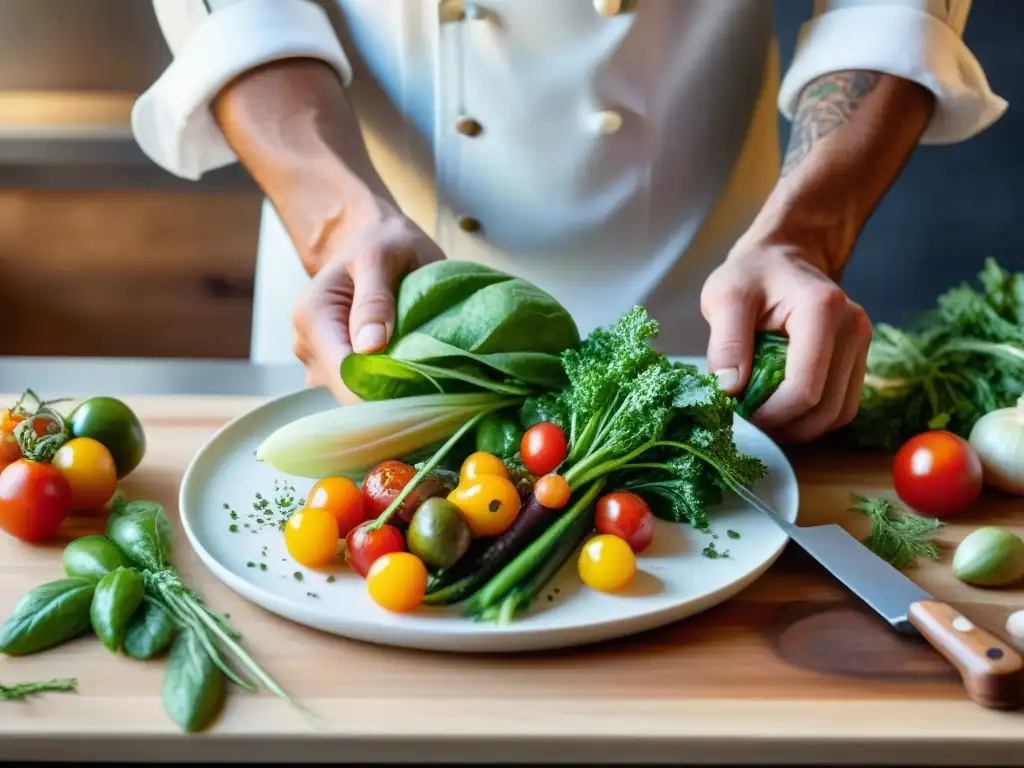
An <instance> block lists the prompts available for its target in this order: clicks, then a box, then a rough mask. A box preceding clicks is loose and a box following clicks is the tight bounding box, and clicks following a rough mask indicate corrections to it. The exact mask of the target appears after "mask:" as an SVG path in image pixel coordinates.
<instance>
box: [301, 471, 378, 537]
mask: <svg viewBox="0 0 1024 768" xmlns="http://www.w3.org/2000/svg"><path fill="white" fill-rule="evenodd" d="M306 506H307V507H310V508H311V509H326V510H327V511H328V512H330V513H331V514H332V515H334V519H335V520H337V521H338V536H339V537H341V538H345V537H346V536H348V534H349V531H351V530H352V529H353V528H355V527H356V526H357V525H359V524H360V523H361V522H363V521H364V520H366V512H365V506H366V505H365V502H364V501H363V496H362V493H360V490H359V486H358V485H356V484H355V483H354V482H352V481H351V480H349V479H348V478H347V477H325V478H323V479H322V480H319V481H317V483H316V485H314V486H313V487H312V488H311V489H310V491H309V496H308V497H307V499H306Z"/></svg>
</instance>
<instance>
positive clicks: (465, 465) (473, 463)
mask: <svg viewBox="0 0 1024 768" xmlns="http://www.w3.org/2000/svg"><path fill="white" fill-rule="evenodd" d="M481 475H497V476H498V477H508V467H506V466H505V462H503V461H502V460H501V459H499V458H498V457H497V456H495V455H494V454H493V453H487V452H486V451H477V452H476V453H471V454H470V455H469V456H467V457H466V460H465V461H464V462H462V468H461V469H460V470H459V476H460V478H461V479H462V481H463V482H465V481H466V480H473V479H474V478H477V477H480V476H481Z"/></svg>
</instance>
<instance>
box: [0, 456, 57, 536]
mask: <svg viewBox="0 0 1024 768" xmlns="http://www.w3.org/2000/svg"><path fill="white" fill-rule="evenodd" d="M70 511H71V484H70V483H69V482H68V480H67V478H66V477H64V475H63V474H62V473H61V471H60V470H59V469H57V468H56V467H54V466H53V465H51V464H41V463H39V462H37V461H29V460H28V459H18V460H17V461H15V462H14V463H12V464H9V465H8V466H7V467H5V468H4V470H3V471H2V472H0V528H3V530H5V531H7V533H9V534H11V535H12V536H16V537H17V538H19V539H21V540H22V541H40V540H42V539H46V538H49V537H50V536H52V535H53V534H55V533H56V532H57V530H58V529H59V528H60V526H61V523H63V522H64V519H65V518H66V517H67V516H68V513H69V512H70Z"/></svg>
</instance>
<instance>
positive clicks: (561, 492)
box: [533, 475, 572, 509]
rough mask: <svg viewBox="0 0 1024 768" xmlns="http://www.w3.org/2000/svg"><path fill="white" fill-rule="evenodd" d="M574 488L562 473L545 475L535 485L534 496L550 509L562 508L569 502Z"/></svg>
mask: <svg viewBox="0 0 1024 768" xmlns="http://www.w3.org/2000/svg"><path fill="white" fill-rule="evenodd" d="M571 495H572V490H571V489H570V488H569V483H568V481H567V480H566V479H565V478H564V477H562V476H561V475H544V477H542V478H541V479H540V480H538V481H537V483H536V485H534V486H533V496H534V498H535V499H537V501H539V502H540V503H541V505H542V506H545V507H547V508H548V509H561V508H562V507H564V506H565V505H566V504H568V503H569V497H570V496H571Z"/></svg>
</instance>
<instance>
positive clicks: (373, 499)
mask: <svg viewBox="0 0 1024 768" xmlns="http://www.w3.org/2000/svg"><path fill="white" fill-rule="evenodd" d="M415 476H416V470H415V469H413V468H412V467H411V466H409V465H408V464H406V463H404V462H401V461H393V460H392V461H382V462H381V463H380V464H378V465H377V466H376V467H374V468H373V469H372V470H370V474H368V475H367V476H366V478H365V479H364V480H363V513H364V514H365V515H366V519H367V520H375V519H376V518H377V517H378V516H379V515H380V513H381V512H383V511H384V510H385V509H387V508H388V507H389V506H390V505H391V502H392V501H394V500H395V497H396V496H398V494H400V493H401V492H402V491H403V490H404V489H405V486H406V485H408V484H409V481H410V480H412V479H413V477H415ZM455 485H456V483H455V482H452V481H451V480H450V479H449V478H447V477H442V476H440V475H438V474H436V473H435V474H430V475H427V476H426V477H425V478H423V481H422V482H421V483H420V484H419V485H417V486H416V490H414V491H413V492H412V493H410V494H409V495H408V496H406V497H405V501H403V502H402V506H400V507H399V508H398V512H397V513H396V514H395V516H394V517H392V518H391V522H392V523H394V524H395V525H408V524H409V521H410V520H412V516H413V513H414V512H415V511H416V509H417V508H418V507H419V505H420V504H422V503H423V502H424V501H426V500H427V499H429V498H432V497H434V496H447V495H448V493H449V492H450V491H451V490H452V489H454V488H455Z"/></svg>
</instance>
